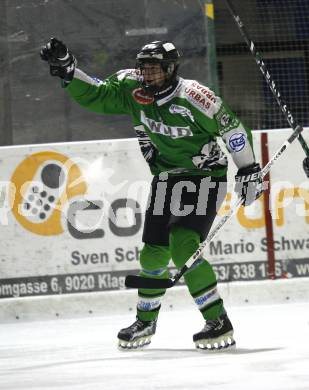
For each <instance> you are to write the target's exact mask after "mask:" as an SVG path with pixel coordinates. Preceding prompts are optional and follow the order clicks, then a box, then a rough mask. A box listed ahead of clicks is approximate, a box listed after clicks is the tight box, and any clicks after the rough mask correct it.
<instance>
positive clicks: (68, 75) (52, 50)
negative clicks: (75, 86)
mask: <svg viewBox="0 0 309 390" xmlns="http://www.w3.org/2000/svg"><path fill="white" fill-rule="evenodd" d="M40 56H41V58H42V60H43V61H47V62H48V64H49V66H50V74H51V75H52V76H58V77H60V78H61V79H63V80H64V81H65V82H70V81H71V80H72V79H73V76H74V70H75V67H76V65H77V61H76V58H75V57H74V56H73V54H72V53H70V52H69V50H68V48H67V47H66V45H65V44H64V43H63V42H61V41H59V40H58V39H57V38H51V39H50V41H49V42H48V43H47V44H46V45H45V46H43V47H42V48H41V51H40Z"/></svg>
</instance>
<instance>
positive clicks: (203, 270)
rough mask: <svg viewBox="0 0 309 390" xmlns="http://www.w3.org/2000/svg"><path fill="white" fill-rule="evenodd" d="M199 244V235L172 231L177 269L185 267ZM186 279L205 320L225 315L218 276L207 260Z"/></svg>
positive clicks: (176, 229)
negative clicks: (219, 291) (218, 286)
mask: <svg viewBox="0 0 309 390" xmlns="http://www.w3.org/2000/svg"><path fill="white" fill-rule="evenodd" d="M199 244H200V235H199V233H197V232H195V231H193V230H190V229H186V228H183V227H178V226H174V227H173V228H172V229H171V234H170V250H171V255H172V259H173V262H174V263H175V265H176V266H177V268H181V267H183V265H184V264H185V263H186V261H187V260H188V259H189V258H190V256H192V254H193V253H194V252H195V251H196V250H197V248H198V246H199ZM184 279H185V281H186V284H187V286H188V289H189V291H190V294H191V295H192V297H193V299H194V301H195V303H196V304H197V306H198V309H199V310H200V312H201V313H202V316H203V317H204V318H205V319H208V320H210V319H215V318H217V317H218V316H220V315H221V314H223V313H225V310H224V307H223V301H222V299H221V297H220V295H219V294H218V291H217V279H216V275H215V273H214V271H213V269H212V267H211V265H210V264H209V262H208V261H207V260H205V259H203V258H201V259H200V260H199V262H198V264H197V265H196V266H195V267H193V268H192V269H190V270H189V271H187V272H186V273H185V275H184Z"/></svg>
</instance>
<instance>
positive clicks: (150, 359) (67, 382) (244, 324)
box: [0, 302, 309, 390]
mask: <svg viewBox="0 0 309 390" xmlns="http://www.w3.org/2000/svg"><path fill="white" fill-rule="evenodd" d="M228 312H229V316H230V318H231V320H232V322H233V325H234V328H235V338H236V342H237V348H236V350H234V351H233V352H218V353H205V352H204V353H203V352H198V351H196V350H195V349H194V345H193V342H192V334H193V333H195V332H197V331H199V330H200V329H201V328H202V326H203V320H202V318H201V316H200V314H199V312H198V311H197V310H194V308H193V309H192V308H190V309H184V310H181V311H162V312H161V314H160V318H159V322H158V328H157V334H156V335H155V336H154V337H153V341H152V343H151V345H150V346H149V347H148V348H147V349H145V350H143V351H136V352H121V351H118V349H117V338H116V335H117V332H118V330H119V329H120V328H122V327H125V326H128V325H130V324H131V323H132V321H133V319H134V313H132V314H131V315H127V314H126V315H113V316H97V317H95V316H89V317H87V318H74V319H56V320H49V321H34V322H16V323H7V324H1V325H0V389H1V390H15V389H23V390H25V389H36V390H52V389H53V390H54V389H58V390H59V389H60V390H61V389H67V390H105V389H106V390H129V389H132V390H140V389H143V390H150V389H158V390H165V389H177V390H182V389H183V390H189V389H194V390H202V389H203V390H204V389H207V390H212V389H217V390H219V389H220V390H221V389H229V390H256V389H259V390H261V389H263V390H275V389H276V390H308V389H309V303H292V302H290V303H285V304H273V305H257V306H249V305H248V306H241V307H229V308H228Z"/></svg>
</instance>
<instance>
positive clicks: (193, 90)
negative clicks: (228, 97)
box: [185, 82, 217, 110]
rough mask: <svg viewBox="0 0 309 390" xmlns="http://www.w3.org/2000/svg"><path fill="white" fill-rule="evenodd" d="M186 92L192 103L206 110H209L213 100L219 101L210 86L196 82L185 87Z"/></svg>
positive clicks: (214, 101)
mask: <svg viewBox="0 0 309 390" xmlns="http://www.w3.org/2000/svg"><path fill="white" fill-rule="evenodd" d="M185 94H186V95H187V97H188V98H189V100H190V101H191V102H192V103H194V104H196V105H198V106H200V107H202V108H204V109H205V110H209V108H210V107H211V102H212V103H214V104H215V103H216V101H217V100H216V98H215V96H214V95H213V94H212V93H211V91H210V90H209V89H208V88H206V87H204V86H203V85H200V84H198V83H195V82H194V83H192V84H190V85H189V86H188V87H186V88H185Z"/></svg>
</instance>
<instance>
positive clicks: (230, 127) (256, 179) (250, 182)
mask: <svg viewBox="0 0 309 390" xmlns="http://www.w3.org/2000/svg"><path fill="white" fill-rule="evenodd" d="M215 119H216V122H217V125H218V133H219V135H220V136H221V137H222V139H223V141H224V143H225V145H226V147H227V149H228V151H229V152H230V154H231V156H232V158H233V161H234V163H235V164H236V166H237V168H238V171H237V174H236V176H235V182H236V185H235V191H236V192H237V193H238V194H239V196H240V197H242V198H243V199H244V204H245V205H246V206H248V205H250V204H251V203H253V201H254V200H255V199H257V198H259V197H260V196H261V194H262V191H263V189H262V188H263V183H262V176H261V167H260V164H259V163H257V162H256V160H255V156H254V151H253V144H252V133H251V130H250V129H248V128H246V127H245V126H244V125H243V124H242V123H241V121H240V120H239V119H238V118H237V116H236V115H235V114H234V113H233V112H232V111H231V110H230V109H229V107H228V106H227V105H226V104H225V103H224V102H222V101H221V102H220V107H219V110H218V112H217V113H216V114H215Z"/></svg>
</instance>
